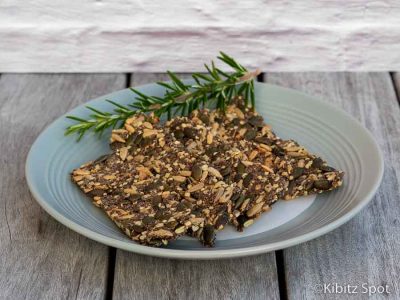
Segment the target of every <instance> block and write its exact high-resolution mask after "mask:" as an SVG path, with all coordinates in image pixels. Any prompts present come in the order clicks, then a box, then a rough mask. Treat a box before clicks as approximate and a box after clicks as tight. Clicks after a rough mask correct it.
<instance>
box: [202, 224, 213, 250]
mask: <svg viewBox="0 0 400 300" xmlns="http://www.w3.org/2000/svg"><path fill="white" fill-rule="evenodd" d="M214 241H215V230H214V226H212V225H210V224H207V225H206V226H204V229H203V244H204V245H205V246H210V247H212V246H213V245H214Z"/></svg>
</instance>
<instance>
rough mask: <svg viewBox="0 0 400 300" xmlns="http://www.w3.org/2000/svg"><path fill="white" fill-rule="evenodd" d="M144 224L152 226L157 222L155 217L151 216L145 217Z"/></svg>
mask: <svg viewBox="0 0 400 300" xmlns="http://www.w3.org/2000/svg"><path fill="white" fill-rule="evenodd" d="M142 222H143V224H145V225H151V224H153V223H154V222H155V219H154V217H150V216H145V217H144V218H143V220H142Z"/></svg>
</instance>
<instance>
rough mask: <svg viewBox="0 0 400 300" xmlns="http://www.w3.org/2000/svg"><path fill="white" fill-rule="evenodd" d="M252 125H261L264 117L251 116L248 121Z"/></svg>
mask: <svg viewBox="0 0 400 300" xmlns="http://www.w3.org/2000/svg"><path fill="white" fill-rule="evenodd" d="M248 122H249V123H250V124H251V125H253V126H254V127H263V126H264V124H263V123H264V119H263V118H262V117H261V116H252V117H251V118H250V119H249V121H248Z"/></svg>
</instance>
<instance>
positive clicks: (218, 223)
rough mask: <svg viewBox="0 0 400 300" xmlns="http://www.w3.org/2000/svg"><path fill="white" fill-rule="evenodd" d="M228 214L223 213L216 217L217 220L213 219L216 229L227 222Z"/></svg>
mask: <svg viewBox="0 0 400 300" xmlns="http://www.w3.org/2000/svg"><path fill="white" fill-rule="evenodd" d="M228 219H229V218H228V214H226V213H224V214H222V215H221V216H219V217H218V219H217V221H215V227H216V228H217V229H221V226H222V227H223V226H225V225H226V224H227V223H228Z"/></svg>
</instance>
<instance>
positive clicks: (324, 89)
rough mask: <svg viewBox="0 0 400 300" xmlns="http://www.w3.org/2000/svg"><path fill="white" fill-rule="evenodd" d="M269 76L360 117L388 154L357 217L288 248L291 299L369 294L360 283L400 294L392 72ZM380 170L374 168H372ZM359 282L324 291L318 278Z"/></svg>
mask: <svg viewBox="0 0 400 300" xmlns="http://www.w3.org/2000/svg"><path fill="white" fill-rule="evenodd" d="M265 81H267V82H270V83H275V84H278V85H282V86H286V87H290V88H294V89H297V90H301V91H304V92H306V93H308V94H311V95H315V96H318V97H319V98H321V99H323V100H325V101H329V102H331V103H333V104H334V105H337V106H338V107H341V108H343V109H344V110H346V111H347V112H348V113H350V114H351V115H353V116H354V117H355V118H357V119H358V120H359V121H360V122H361V123H362V124H363V125H364V126H365V127H366V128H368V129H369V130H370V131H371V133H372V134H373V135H374V137H375V138H376V140H377V142H378V144H379V145H380V147H381V149H382V151H383V154H384V158H385V174H384V178H383V182H382V185H381V187H380V188H379V191H378V193H377V195H376V196H375V197H374V199H373V200H372V202H371V203H370V204H369V205H368V206H367V207H366V208H365V209H364V210H362V211H361V212H360V213H359V214H358V215H357V216H356V217H355V218H353V219H352V220H351V221H349V222H348V223H347V224H345V225H343V226H342V227H340V228H338V229H336V230H334V231H333V232H331V233H329V234H327V235H325V236H322V237H320V238H318V239H316V240H313V241H310V242H307V243H304V244H301V245H298V246H295V247H292V248H289V249H286V250H284V258H285V271H286V281H287V287H288V296H289V299H346V298H348V299H366V298H368V297H367V295H366V294H362V293H361V292H362V289H361V287H360V285H361V284H362V283H367V284H371V285H375V286H378V285H386V284H387V285H388V286H389V292H390V294H384V295H380V296H376V295H375V296H376V298H379V299H380V298H382V299H399V298H400V285H399V278H400V266H399V263H398V262H399V261H400V205H399V200H400V196H399V195H400V188H399V181H400V109H399V104H398V102H397V100H396V96H395V92H394V89H393V85H392V82H391V78H390V75H389V74H388V73H282V74H277V73H272V74H267V76H266V78H265ZM370 172H374V170H370ZM324 283H326V284H329V283H332V284H334V283H337V284H344V285H346V284H350V285H358V286H359V289H358V294H356V295H349V294H347V295H343V294H329V293H328V294H321V293H317V292H316V291H315V287H316V285H317V284H324Z"/></svg>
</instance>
